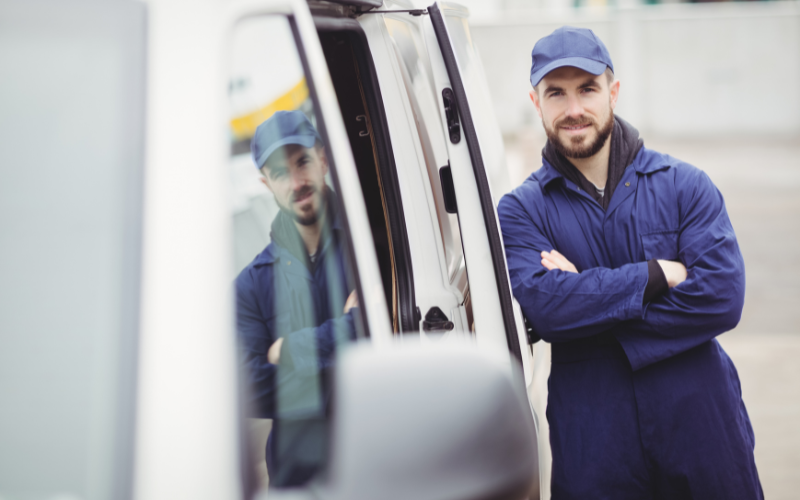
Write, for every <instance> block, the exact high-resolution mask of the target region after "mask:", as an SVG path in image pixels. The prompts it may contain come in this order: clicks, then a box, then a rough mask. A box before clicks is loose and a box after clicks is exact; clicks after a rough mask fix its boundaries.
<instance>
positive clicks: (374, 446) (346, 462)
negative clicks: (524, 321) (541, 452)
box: [269, 340, 539, 500]
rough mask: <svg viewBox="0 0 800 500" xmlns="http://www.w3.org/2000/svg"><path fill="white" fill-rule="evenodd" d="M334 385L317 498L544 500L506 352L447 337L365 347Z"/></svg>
mask: <svg viewBox="0 0 800 500" xmlns="http://www.w3.org/2000/svg"><path fill="white" fill-rule="evenodd" d="M335 387H336V392H335V412H334V419H333V424H332V435H331V452H330V454H331V455H330V465H329V468H328V471H327V472H328V473H327V475H326V478H325V480H324V481H322V482H318V483H316V484H314V485H311V486H310V488H309V489H310V490H313V496H314V497H315V498H325V499H342V500H344V499H347V500H360V499H364V500H374V499H376V498H380V499H383V500H408V499H410V498H413V499H415V500H428V499H430V500H434V499H436V500H447V499H453V500H457V499H458V500H462V499H463V500H466V499H475V500H478V499H480V500H490V499H491V500H495V499H497V500H500V499H513V500H520V499H523V498H529V495H531V494H532V493H533V494H534V495H535V497H536V498H538V479H539V474H538V470H539V463H538V453H537V449H538V446H537V445H538V443H537V437H536V427H535V423H534V419H533V414H532V411H531V407H530V404H529V403H528V400H527V397H526V395H525V389H524V382H523V379H522V373H521V370H520V369H519V367H518V366H517V364H516V362H515V361H510V360H509V356H508V354H507V353H500V354H498V355H496V356H494V355H489V354H486V353H483V352H481V351H480V350H478V348H477V347H475V346H474V345H472V344H465V343H463V342H453V341H446V340H443V341H440V342H437V343H435V344H421V343H411V344H409V343H408V342H407V341H406V343H405V344H403V345H400V344H396V345H393V346H391V347H389V348H384V349H376V348H374V347H373V346H371V345H368V344H365V345H359V346H355V347H352V348H350V349H348V350H347V351H346V352H344V353H343V354H342V358H341V359H340V362H339V366H338V371H337V373H336V382H335ZM274 493H277V492H276V491H274V490H272V491H270V495H269V497H270V499H275V498H283V496H284V494H286V495H287V496H286V498H287V499H288V498H301V496H300V495H298V494H299V493H300V492H299V491H295V492H288V491H286V492H283V493H278V495H274ZM309 493H311V491H309ZM295 495H298V496H295Z"/></svg>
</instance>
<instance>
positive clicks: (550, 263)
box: [542, 250, 666, 274]
mask: <svg viewBox="0 0 800 500" xmlns="http://www.w3.org/2000/svg"><path fill="white" fill-rule="evenodd" d="M542 265H543V266H544V267H546V268H547V270H548V271H552V270H553V269H561V270H562V271H567V272H568V273H575V274H578V270H577V269H575V266H574V265H573V264H572V262H570V261H568V260H567V258H566V257H564V256H563V255H561V254H560V253H558V251H556V250H551V251H549V252H542ZM665 273H666V272H665Z"/></svg>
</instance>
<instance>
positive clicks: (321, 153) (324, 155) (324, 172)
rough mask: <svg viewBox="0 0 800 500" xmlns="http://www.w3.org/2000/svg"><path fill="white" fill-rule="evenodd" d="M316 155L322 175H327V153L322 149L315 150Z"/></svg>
mask: <svg viewBox="0 0 800 500" xmlns="http://www.w3.org/2000/svg"><path fill="white" fill-rule="evenodd" d="M317 154H318V155H319V161H320V163H321V164H322V175H327V174H328V153H327V152H326V151H325V148H324V147H321V148H319V149H317Z"/></svg>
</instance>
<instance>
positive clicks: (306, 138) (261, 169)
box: [229, 16, 364, 487]
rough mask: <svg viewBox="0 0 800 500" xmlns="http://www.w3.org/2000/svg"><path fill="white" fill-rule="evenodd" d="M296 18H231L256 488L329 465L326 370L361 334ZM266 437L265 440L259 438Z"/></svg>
mask: <svg viewBox="0 0 800 500" xmlns="http://www.w3.org/2000/svg"><path fill="white" fill-rule="evenodd" d="M294 40H295V38H294V35H293V33H292V26H291V24H290V22H289V20H288V19H287V18H286V17H283V16H262V17H257V18H250V19H247V20H245V21H243V22H241V23H239V24H238V25H237V26H236V28H235V30H234V33H233V43H232V53H231V59H230V60H231V74H230V117H229V120H230V121H229V124H230V126H229V130H230V136H231V156H230V172H231V178H232V186H233V193H232V194H233V196H232V199H233V207H232V212H233V214H232V215H233V227H234V231H233V238H234V241H233V248H234V265H235V269H234V271H235V272H234V274H233V276H232V278H233V280H234V283H235V289H236V324H237V335H238V339H239V343H240V352H241V356H240V357H241V363H242V367H243V370H242V373H243V375H242V377H243V382H244V384H245V385H246V391H245V392H246V394H247V395H248V396H247V412H248V416H249V417H250V418H251V425H252V426H253V428H254V431H255V432H252V436H253V440H254V449H255V456H256V458H255V460H256V462H257V465H258V467H259V470H260V477H261V478H262V480H263V481H262V485H265V484H266V483H267V482H268V483H269V484H270V485H271V486H277V487H290V486H298V485H302V484H304V483H306V482H307V481H309V480H310V479H311V478H312V477H314V476H315V475H316V474H317V473H318V472H319V471H320V470H322V469H323V468H324V466H325V458H326V455H327V452H326V449H327V435H328V425H327V424H328V418H329V416H330V384H331V377H330V373H331V370H332V368H333V366H334V365H335V360H336V356H337V354H338V353H340V352H341V349H340V346H341V345H342V344H345V343H348V342H350V341H353V340H355V339H357V338H359V337H363V336H364V332H363V330H362V328H361V327H360V321H359V316H358V299H357V295H356V292H355V288H356V287H355V282H354V280H353V278H352V276H353V274H354V273H353V270H354V269H353V267H352V264H351V261H350V259H349V257H348V256H349V255H350V253H349V251H348V249H347V241H348V238H347V235H346V234H345V229H344V228H345V225H344V224H343V220H342V217H343V216H342V212H341V210H339V199H338V195H337V193H336V192H335V191H334V189H333V187H332V182H331V173H332V169H333V164H332V163H331V161H330V157H329V155H328V152H327V147H326V144H325V142H324V140H323V136H324V133H323V131H322V121H321V119H320V117H319V116H318V114H317V111H316V107H315V105H314V103H313V99H312V98H311V95H310V91H309V84H308V81H307V77H306V75H305V73H304V70H303V64H302V60H301V58H300V54H299V51H298V48H297V46H296V45H295V42H294ZM265 441H266V442H265Z"/></svg>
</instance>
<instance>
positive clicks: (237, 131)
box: [231, 77, 308, 140]
mask: <svg viewBox="0 0 800 500" xmlns="http://www.w3.org/2000/svg"><path fill="white" fill-rule="evenodd" d="M306 99H308V86H307V85H306V79H305V77H303V78H302V79H301V80H300V81H299V82H298V83H297V85H295V86H294V87H292V89H291V90H289V91H288V92H286V93H285V94H283V95H282V96H280V97H278V98H277V99H275V100H274V101H272V102H271V103H269V104H267V105H266V106H264V107H263V108H261V109H259V110H256V111H253V112H251V113H248V114H246V115H242V116H237V117H235V118H233V119H232V120H231V131H233V135H234V137H235V138H236V140H242V139H248V138H250V137H253V136H254V135H255V133H256V127H258V126H259V125H261V123H262V122H263V121H264V120H266V119H267V118H269V117H270V116H272V115H273V114H275V112H276V111H292V110H295V109H297V108H299V107H300V105H301V104H303V102H304V101H305V100H306Z"/></svg>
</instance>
